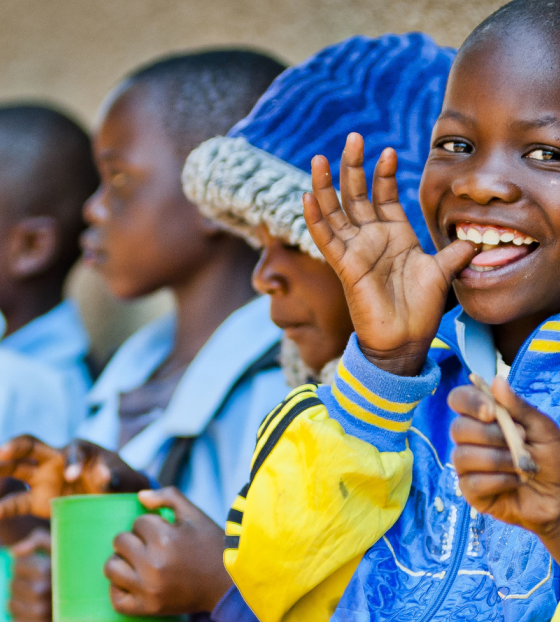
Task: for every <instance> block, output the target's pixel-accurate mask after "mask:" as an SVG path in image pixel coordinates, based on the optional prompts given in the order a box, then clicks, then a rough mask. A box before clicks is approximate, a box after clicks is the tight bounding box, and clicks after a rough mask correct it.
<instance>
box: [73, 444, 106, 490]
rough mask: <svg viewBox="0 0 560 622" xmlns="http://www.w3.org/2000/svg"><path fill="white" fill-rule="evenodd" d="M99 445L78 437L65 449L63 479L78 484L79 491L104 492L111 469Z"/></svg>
mask: <svg viewBox="0 0 560 622" xmlns="http://www.w3.org/2000/svg"><path fill="white" fill-rule="evenodd" d="M101 453H102V452H101V447H99V445H96V444H95V443H91V442H89V441H85V440H83V439H78V440H74V441H72V443H70V445H68V447H67V448H66V450H65V459H66V468H65V470H64V479H65V480H66V481H67V482H68V483H73V484H78V486H79V488H80V492H83V493H86V494H95V493H102V492H106V491H107V489H108V486H109V483H110V481H111V470H110V469H109V467H108V466H107V465H106V464H105V463H104V461H103V458H102V456H101Z"/></svg>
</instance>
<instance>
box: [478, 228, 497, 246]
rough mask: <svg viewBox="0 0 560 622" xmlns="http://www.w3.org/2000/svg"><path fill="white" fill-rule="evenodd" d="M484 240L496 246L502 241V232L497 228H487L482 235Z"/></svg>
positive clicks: (485, 242)
mask: <svg viewBox="0 0 560 622" xmlns="http://www.w3.org/2000/svg"><path fill="white" fill-rule="evenodd" d="M482 242H483V243H484V244H491V245H492V246H496V245H497V244H499V243H500V234H499V233H498V232H497V231H496V230H495V229H486V231H485V232H484V235H483V236H482Z"/></svg>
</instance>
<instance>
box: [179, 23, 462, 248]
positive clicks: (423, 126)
mask: <svg viewBox="0 0 560 622" xmlns="http://www.w3.org/2000/svg"><path fill="white" fill-rule="evenodd" d="M454 57H455V50H452V49H450V48H442V47H439V46H438V45H436V43H435V42H434V41H433V39H431V38H430V37H429V36H427V35H424V34H421V33H409V34H404V35H394V34H388V35H384V36H382V37H378V38H375V39H371V38H369V37H365V36H357V37H351V38H350V39H347V40H345V41H343V42H341V43H339V44H337V45H333V46H330V47H328V48H325V49H324V50H322V51H320V52H319V53H317V54H315V55H314V56H312V57H311V58H309V59H307V60H306V61H304V62H303V63H300V64H299V65H296V66H294V67H292V68H290V69H288V70H287V71H285V72H284V73H282V74H281V75H280V76H279V77H278V78H277V79H276V80H275V81H274V82H273V83H272V85H271V86H270V87H269V88H268V90H267V91H266V93H265V94H264V95H263V96H262V97H261V99H260V100H259V101H258V103H257V104H256V106H255V107H254V108H253V110H252V111H251V113H250V114H249V115H248V116H247V117H246V118H245V119H243V120H242V121H240V122H239V123H237V124H236V125H235V126H234V127H233V128H232V129H231V130H230V132H228V135H227V136H225V137H222V136H220V137H216V138H212V139H210V140H208V141H206V142H204V143H202V144H201V145H200V146H198V147H197V148H196V149H194V150H193V151H192V152H191V154H190V155H189V157H188V158H187V162H186V165H185V168H184V171H183V188H184V191H185V194H186V195H187V197H188V198H189V199H190V200H191V201H192V202H193V203H195V204H196V205H197V206H198V208H199V209H200V211H201V212H202V213H203V214H204V215H205V216H207V217H209V218H211V219H212V220H214V221H216V222H218V223H221V224H222V226H224V227H225V228H226V229H229V230H231V231H233V232H235V233H237V234H240V235H242V236H243V237H244V238H245V239H246V240H247V241H249V242H250V243H252V244H253V245H258V243H257V241H256V239H255V236H254V228H255V227H256V226H258V225H259V224H265V225H266V226H267V227H268V229H269V231H270V232H271V234H272V235H274V236H275V237H278V238H281V239H283V240H285V242H286V243H288V244H290V245H297V246H299V247H300V249H301V250H302V251H304V252H306V253H308V254H310V255H311V256H313V257H317V258H322V255H321V253H320V251H319V250H318V248H317V247H316V246H315V244H314V242H313V240H312V239H311V236H310V234H309V231H308V230H307V227H306V225H305V221H304V219H303V205H302V194H303V193H304V192H308V191H310V190H311V174H310V173H311V159H312V158H313V156H314V155H316V154H321V155H324V156H326V157H327V158H328V160H329V162H330V164H331V169H332V176H333V183H334V185H335V187H336V188H337V189H338V188H339V169H340V158H341V154H342V151H343V149H344V145H345V142H346V137H347V135H348V134H349V133H350V132H359V133H360V134H362V135H363V136H364V139H365V159H364V167H365V172H366V176H367V178H368V179H371V178H372V176H373V169H374V167H375V164H376V162H377V160H378V158H379V156H380V154H381V152H382V151H383V149H384V148H385V147H393V148H394V149H395V150H396V151H397V154H398V157H399V165H398V172H397V181H398V184H399V196H400V200H401V203H402V205H403V207H404V210H405V212H406V214H407V216H408V218H409V220H410V222H411V224H412V226H413V227H414V229H415V231H416V234H417V236H418V238H419V240H420V243H421V244H422V247H423V249H424V250H425V251H426V252H430V253H433V252H435V249H434V246H433V243H432V240H431V238H430V236H429V233H428V230H427V228H426V224H425V222H424V218H423V216H422V213H421V210H420V204H419V201H418V188H419V185H420V179H421V176H422V170H423V168H424V163H425V161H426V159H427V157H428V152H429V150H430V136H431V131H432V127H433V125H434V123H435V121H436V119H437V117H438V115H439V113H440V111H441V107H442V102H443V96H444V92H445V85H446V82H447V76H448V74H449V70H450V68H451V64H452V62H453V59H454Z"/></svg>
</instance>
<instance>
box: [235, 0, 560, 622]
mask: <svg viewBox="0 0 560 622" xmlns="http://www.w3.org/2000/svg"><path fill="white" fill-rule="evenodd" d="M559 28H560V2H559V1H558V0H514V1H513V2H511V3H509V4H507V5H506V6H505V7H503V8H502V9H500V10H499V11H497V12H496V13H495V14H494V15H492V16H491V17H490V18H488V19H487V20H486V21H485V22H483V23H482V24H481V25H480V26H479V27H478V28H477V29H476V30H475V31H474V32H473V33H472V34H471V35H470V36H469V37H468V39H467V40H466V42H465V43H464V44H463V46H462V48H461V50H460V51H459V53H458V55H457V58H456V60H455V62H454V65H453V68H452V70H451V73H450V78H449V83H448V86H447V90H446V95H445V100H444V104H443V109H442V113H441V115H440V116H439V119H438V121H437V123H436V125H435V128H434V131H433V135H432V147H431V152H430V156H429V158H428V162H427V164H426V167H425V170H424V176H423V180H422V185H421V191H420V197H421V204H422V209H423V213H424V215H425V218H426V221H427V224H428V227H429V229H430V232H431V235H432V238H433V240H434V242H435V245H436V247H437V248H438V249H439V252H438V253H437V254H436V255H435V256H433V257H432V256H429V255H426V254H425V253H424V252H423V251H422V249H421V248H420V245H419V243H418V239H417V237H416V236H415V234H414V232H413V230H412V228H411V227H410V225H409V223H408V220H407V218H406V216H405V213H404V211H403V209H402V206H401V204H400V203H399V194H398V191H397V180H396V177H395V173H396V170H397V158H396V155H395V152H394V151H393V150H392V149H388V150H386V151H384V152H383V154H382V156H381V158H380V160H379V162H378V164H377V168H376V172H375V177H374V183H373V192H372V194H373V201H372V202H370V201H369V200H368V198H367V183H366V179H365V176H364V174H363V169H362V164H363V141H362V138H361V137H360V136H359V135H357V134H351V135H350V136H349V137H348V141H347V144H346V148H345V151H344V155H343V160H342V163H341V180H342V181H341V194H342V206H343V209H342V208H341V204H340V202H339V198H338V196H337V194H336V192H335V189H334V187H333V184H332V181H331V176H330V173H329V166H328V163H327V161H326V160H325V158H322V157H316V158H315V159H314V160H313V167H312V168H313V195H306V196H305V198H304V203H305V215H306V222H307V224H308V227H309V229H310V232H311V235H312V236H313V239H314V241H315V243H316V244H317V246H318V247H319V248H320V249H321V251H322V252H323V253H324V255H325V257H326V258H327V260H328V261H329V263H330V264H331V265H332V266H333V268H334V269H335V271H336V272H337V274H338V275H339V277H340V279H341V281H342V283H343V286H344V289H345V293H346V297H347V301H348V304H349V309H350V312H351V317H352V320H353V324H354V327H355V330H356V335H355V336H353V337H352V338H351V340H350V343H349V345H348V348H347V350H346V352H345V354H344V356H343V358H342V362H341V364H340V367H339V369H338V372H337V375H336V377H335V381H334V383H333V386H332V389H331V390H329V391H328V390H326V389H325V391H324V393H323V394H322V397H323V399H324V401H325V403H326V404H327V405H328V406H329V410H330V411H332V412H333V413H338V414H335V415H334V416H336V418H337V420H339V421H340V422H341V425H342V426H343V427H344V429H345V430H347V431H348V432H349V433H351V434H353V435H354V436H357V437H358V438H362V439H364V440H367V439H368V438H371V436H372V435H373V433H374V430H375V429H377V430H379V425H380V423H382V422H385V421H390V422H392V423H393V431H392V433H391V437H392V438H393V439H397V438H400V439H401V440H400V442H401V443H408V446H409V447H410V449H411V450H412V453H413V455H414V466H413V473H412V487H411V492H410V495H409V499H408V502H407V504H406V506H405V508H404V510H403V513H402V515H401V516H400V518H399V519H398V521H397V522H396V523H395V525H394V526H393V527H392V528H391V529H390V530H389V531H388V532H387V533H386V535H385V536H384V537H382V538H381V539H380V540H379V541H378V542H376V543H375V544H374V545H373V546H372V547H371V548H370V549H369V550H368V551H367V553H366V554H365V555H364V556H363V558H362V560H361V561H360V563H359V565H358V567H357V569H356V571H355V573H354V575H353V577H352V579H351V580H350V582H349V583H348V586H347V587H346V590H345V593H344V595H343V597H342V599H341V600H340V602H339V604H338V606H337V608H336V611H335V612H334V615H333V616H332V620H333V621H334V622H341V621H342V620H344V621H345V622H348V621H350V622H357V621H360V622H363V621H364V620H376V621H383V620H396V619H415V620H421V621H423V622H424V621H428V620H429V621H444V620H445V621H447V620H462V619H469V620H480V621H482V620H484V621H486V620H505V621H511V622H513V621H516V622H517V621H520V620H527V621H529V620H550V619H551V618H552V616H553V615H554V612H555V609H556V606H557V603H558V576H559V570H558V562H560V546H559V543H560V537H559V536H558V534H559V529H558V525H559V524H560V504H559V502H558V499H559V494H558V492H559V481H560V475H559V474H560V464H559V456H560V451H559V448H560V432H559V430H558V424H559V423H560V412H559V410H558V404H559V395H558V392H559V389H558V378H559V376H560V359H559V357H558V352H559V351H560V347H559V334H560V332H559V327H560V321H559V314H560V283H559V281H558V265H559V263H560V245H559V243H558V240H559V238H560V220H559V214H560V210H559V196H560V195H559V193H558V190H557V187H558V184H559V183H560V177H559V176H560V164H559V163H560V139H559V132H558V123H559V122H558V119H560V81H559V78H558V76H559V73H560V44H559V42H558V29H559ZM452 282H453V284H454V288H455V291H456V293H457V297H458V299H459V302H460V304H461V307H462V308H461V307H460V308H458V309H456V310H453V311H452V312H451V313H449V314H447V315H446V316H445V317H443V319H442V314H443V310H444V304H445V299H446V296H447V292H448V290H449V288H450V286H451V283H452ZM438 326H439V329H438ZM436 335H437V338H436V340H435V341H434V337H436ZM497 371H499V372H500V373H502V374H506V375H508V379H509V382H510V384H511V389H510V388H509V387H508V385H507V383H505V382H504V381H503V380H496V381H494V384H493V388H492V390H493V394H494V396H495V398H496V399H497V400H498V401H499V402H501V403H503V404H504V405H505V406H506V407H507V408H508V410H509V411H510V412H511V414H512V416H513V417H514V419H515V420H516V421H517V422H518V423H519V424H520V427H521V428H522V430H523V435H524V438H525V441H526V443H527V445H528V448H529V451H530V453H531V455H532V458H533V459H534V460H535V461H536V463H537V465H538V466H539V468H540V470H539V472H538V473H537V474H536V476H535V477H534V478H533V479H530V480H529V481H528V482H522V481H521V480H520V478H519V477H518V476H517V474H516V473H515V471H514V466H513V462H512V459H511V455H510V454H509V451H507V449H506V448H505V443H504V438H503V436H502V434H501V432H500V430H499V428H498V427H497V425H496V424H495V423H493V422H492V419H493V416H492V410H491V409H492V407H491V404H490V403H489V402H488V398H485V396H484V394H483V393H482V392H481V391H479V390H478V389H475V388H473V387H470V386H469V387H463V388H460V389H456V390H455V391H453V392H452V393H450V392H451V391H452V389H454V388H456V387H459V386H461V385H465V384H467V383H468V374H469V373H470V372H477V373H478V374H479V375H481V376H483V377H485V378H486V379H488V380H491V379H492V378H493V376H494V375H495V374H496V372H497ZM513 391H515V393H516V394H517V395H515V394H514V393H513ZM448 398H449V404H450V406H448V404H447V400H448ZM537 408H538V409H539V410H537ZM452 409H453V410H452ZM453 411H458V412H460V413H462V414H463V415H464V417H461V418H459V419H458V418H457V415H456V414H455V412H453ZM539 411H540V412H539ZM542 413H544V415H543V414H542ZM470 418H472V419H479V421H476V420H473V421H471V420H470ZM365 420H368V421H369V423H368V424H367V425H366V424H364V421H365ZM358 424H361V428H360V426H359V425H358ZM451 428H452V430H453V435H454V437H455V438H456V439H457V440H458V441H459V442H460V444H461V445H460V447H458V448H457V449H456V446H455V445H454V443H453V442H451V441H450V439H449V431H450V429H451ZM387 438H389V437H387ZM286 442H289V440H288V441H286ZM393 442H395V441H393ZM283 443H284V441H283V440H280V442H279V444H278V445H277V448H281V446H282V444H283ZM376 445H377V447H379V445H378V442H377V441H376ZM349 448H350V443H349ZM376 450H377V449H376V448H375V447H372V452H375V451H376ZM451 460H453V462H454V464H451V462H450V461H451ZM269 467H272V468H269ZM273 467H274V464H273V463H269V464H267V463H266V461H265V462H264V463H263V465H262V466H261V469H260V471H259V473H258V474H257V476H256V478H255V479H254V481H253V484H252V486H255V485H258V479H259V476H260V474H261V473H263V474H264V475H263V477H265V476H266V477H268V478H271V479H272V478H274V477H275V476H276V477H277V478H280V479H281V478H282V472H281V471H280V470H279V469H273ZM308 472H309V466H308V465H305V464H304V465H301V468H300V469H297V470H296V471H295V472H293V471H291V472H290V478H291V479H290V481H291V483H292V486H294V487H299V484H300V482H302V483H303V485H308V482H309V480H308ZM319 475H321V476H322V477H319V479H318V481H316V482H314V486H313V487H310V486H308V489H307V491H308V492H307V494H308V496H309V499H310V502H311V500H313V498H314V497H315V495H316V491H317V489H318V488H319V487H320V486H321V484H322V482H323V481H326V480H327V476H328V474H327V473H321V474H319ZM341 476H343V473H341ZM459 484H460V485H459ZM319 489H320V490H321V494H322V500H321V502H322V503H323V504H324V505H325V507H329V499H328V498H327V497H326V496H325V493H324V489H323V488H319ZM250 492H251V491H250ZM464 495H465V496H466V497H467V499H468V501H470V502H472V503H473V506H472V507H471V506H470V505H469V504H468V503H467V499H465V496H464ZM333 498H334V499H335V500H336V498H335V497H334V496H333ZM258 504H259V499H258V497H257V496H255V495H254V496H253V497H251V494H249V495H248V496H247V499H246V505H245V511H244V516H243V522H242V524H241V525H240V530H239V533H240V546H239V550H240V552H241V549H242V547H243V546H246V547H248V548H256V547H258V545H259V540H260V538H261V537H262V532H261V531H260V529H259V523H258V512H257V511H256V508H257V506H258ZM251 505H252V506H253V509H252V514H251V517H252V520H245V519H246V518H247V517H248V508H249V506H251ZM335 507H336V506H335ZM478 510H480V511H482V512H484V513H485V514H481V513H479V511H478ZM377 513H378V508H377V507H371V509H370V511H369V512H364V513H363V514H362V515H361V516H356V517H355V518H356V520H359V521H360V523H361V522H366V523H367V524H369V525H375V524H376V516H377ZM312 518H313V517H311V519H312ZM303 519H304V520H305V515H303ZM311 527H312V526H308V525H306V524H304V525H302V524H301V523H298V525H297V528H298V530H297V531H298V533H297V534H296V535H295V537H297V536H298V534H299V533H300V532H301V530H302V529H304V528H305V529H307V528H309V529H310V530H311ZM311 534H312V535H314V534H313V532H312V531H311ZM346 538H347V540H346V544H347V546H350V545H351V544H352V542H353V541H354V540H355V539H357V538H359V534H357V535H354V534H353V533H352V531H351V530H350V532H349V533H348V534H347V536H346ZM244 540H247V544H244ZM309 543H310V544H311V543H312V538H311V536H310V538H309ZM309 550H310V553H311V555H312V556H319V557H320V556H321V551H318V550H313V549H312V548H310V549H309ZM240 555H241V553H240ZM226 560H227V558H226ZM247 579H249V580H250V579H252V576H251V573H250V569H249V570H245V571H244V572H243V573H240V575H239V577H236V580H237V581H238V584H239V585H240V587H241V589H242V590H243V585H244V581H246V580H247ZM249 584H250V583H249ZM236 619H237V620H242V619H244V618H243V617H242V616H241V615H238V616H237V618H236ZM246 619H249V618H248V617H247V618H246Z"/></svg>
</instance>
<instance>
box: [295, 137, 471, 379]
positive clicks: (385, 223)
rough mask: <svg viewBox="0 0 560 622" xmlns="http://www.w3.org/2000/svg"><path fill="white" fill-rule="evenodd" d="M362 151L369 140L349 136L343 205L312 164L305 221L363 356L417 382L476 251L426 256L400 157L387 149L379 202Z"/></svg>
mask: <svg viewBox="0 0 560 622" xmlns="http://www.w3.org/2000/svg"><path fill="white" fill-rule="evenodd" d="M363 152H364V143H363V138H362V137H361V136H360V135H359V134H356V133H353V134H350V135H349V136H348V139H347V142H346V148H345V150H344V153H343V156H342V161H341V165H340V188H341V195H342V206H341V205H340V202H339V200H338V196H337V194H336V191H335V189H334V187H333V185H332V180H331V175H330V169H329V164H328V162H327V160H326V159H325V158H324V157H322V156H316V157H315V158H314V159H313V162H312V174H313V194H309V193H308V194H306V195H304V211H305V220H306V223H307V226H308V228H309V231H310V233H311V236H312V237H313V240H314V242H315V244H316V245H317V246H318V248H319V249H320V251H321V252H322V253H323V255H324V256H325V258H326V259H327V261H328V262H329V263H330V265H331V266H332V267H333V269H334V270H335V271H336V273H337V274H338V276H339V278H340V280H341V282H342V285H343V287H344V292H345V295H346V300H347V302H348V306H349V308H350V314H351V316H352V321H353V323H354V327H355V330H356V334H357V337H358V342H359V345H360V348H361V350H362V352H363V353H364V355H365V356H366V357H367V359H368V360H369V361H370V362H372V363H374V364H375V365H376V366H377V367H379V368H380V369H383V370H384V371H388V372H390V373H393V374H397V375H401V376H416V375H417V374H419V373H420V371H421V370H422V367H423V365H424V362H425V360H426V356H427V353H428V350H429V348H430V344H431V342H432V340H433V338H434V337H435V334H436V331H437V328H438V326H439V323H440V320H441V317H442V315H443V310H444V306H445V301H446V298H447V293H448V291H449V287H450V286H451V282H452V280H453V278H454V277H455V275H456V274H457V273H458V272H459V271H460V270H461V269H462V268H464V267H465V266H466V265H467V264H468V263H469V261H470V260H471V259H472V258H473V256H474V255H475V253H476V249H475V247H474V246H473V244H471V243H470V242H466V241H461V240H456V241H455V242H453V243H452V244H450V245H449V246H447V247H446V248H444V249H443V250H441V251H440V252H439V253H438V254H437V255H435V256H431V255H427V254H425V253H424V252H423V251H422V248H421V246H420V243H419V242H418V238H417V237H416V234H415V233H414V230H413V229H412V227H411V226H410V223H409V222H408V220H407V218H406V215H405V213H404V210H403V208H402V206H401V204H400V203H399V198H398V189H397V180H396V177H395V174H396V170H397V155H396V153H395V151H394V150H393V149H385V151H383V153H382V154H381V157H380V159H379V162H378V163H377V166H376V169H375V175H374V181H373V192H372V194H373V202H372V201H370V200H369V199H368V193H367V183H366V179H365V174H364V170H363V167H362V164H363Z"/></svg>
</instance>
